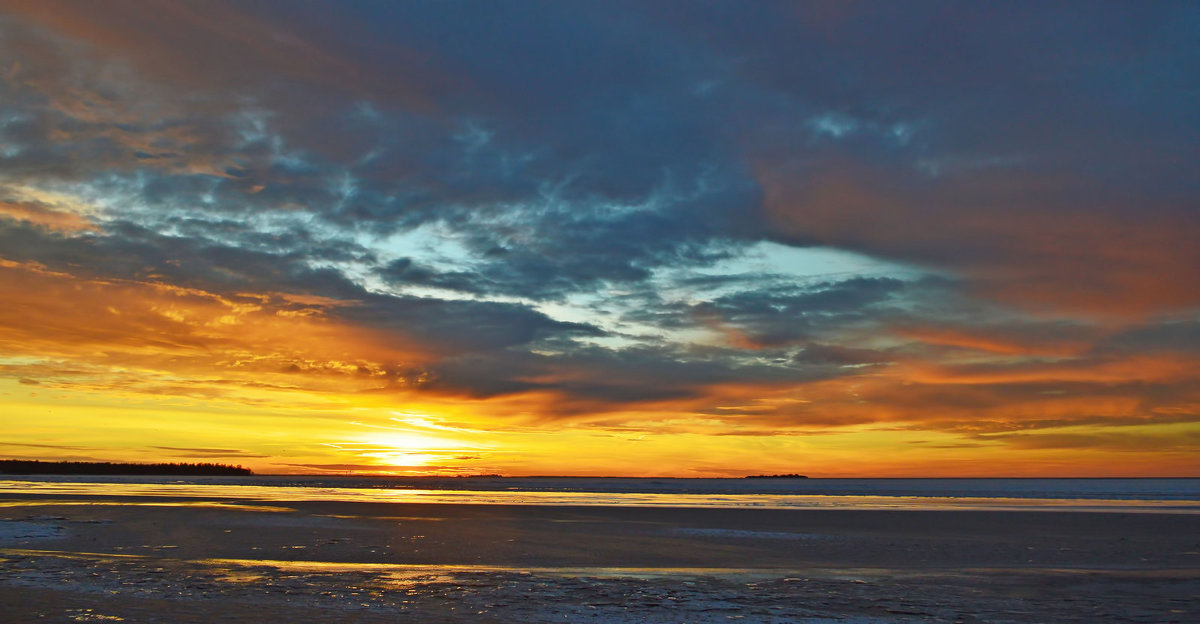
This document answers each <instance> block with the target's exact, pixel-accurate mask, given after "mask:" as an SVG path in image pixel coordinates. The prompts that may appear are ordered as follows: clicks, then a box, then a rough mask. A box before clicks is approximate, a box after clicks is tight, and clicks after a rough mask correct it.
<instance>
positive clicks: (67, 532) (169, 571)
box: [0, 494, 1200, 623]
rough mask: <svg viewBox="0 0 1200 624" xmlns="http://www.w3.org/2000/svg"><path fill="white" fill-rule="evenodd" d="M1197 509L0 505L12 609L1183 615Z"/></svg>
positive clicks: (57, 613)
mask: <svg viewBox="0 0 1200 624" xmlns="http://www.w3.org/2000/svg"><path fill="white" fill-rule="evenodd" d="M1197 596H1200V515H1196V514H1192V513H1135V512H1091V511H980V510H959V511H946V510H939V511H922V510H781V509H675V508H618V507H557V506H517V505H470V504H463V505H455V504H413V503H406V504H399V503H397V504H387V503H341V502H312V501H307V502H269V503H264V502H262V501H254V502H248V501H234V500H197V499H195V498H187V499H184V498H180V499H168V498H155V497H104V496H89V497H64V496H54V497H39V496H35V495H16V494H6V495H2V496H0V613H2V614H4V618H3V619H4V621H11V622H25V621H42V622H81V621H129V622H242V621H251V620H254V621H291V622H468V621H469V622H704V623H707V622H731V621H742V622H781V623H782V622H835V621H836V622H1072V621H1078V622H1084V621H1087V622H1095V621H1105V622H1188V621H1198V620H1200V599H1198V598H1197Z"/></svg>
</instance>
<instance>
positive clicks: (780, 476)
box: [746, 473, 808, 479]
mask: <svg viewBox="0 0 1200 624" xmlns="http://www.w3.org/2000/svg"><path fill="white" fill-rule="evenodd" d="M746 478H747V479H807V478H808V476H807V475H802V474H796V473H792V474H777V475H746Z"/></svg>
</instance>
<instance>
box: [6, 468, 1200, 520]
mask: <svg viewBox="0 0 1200 624" xmlns="http://www.w3.org/2000/svg"><path fill="white" fill-rule="evenodd" d="M0 494H7V495H9V497H10V498H11V496H12V495H14V494H16V495H20V494H36V495H39V496H62V497H71V498H74V497H88V498H90V497H113V496H119V497H149V498H201V499H222V500H244V501H328V502H337V501H341V502H401V503H460V504H512V505H606V506H614V505H615V506H650V507H757V508H801V509H854V508H859V509H947V508H948V509H1029V510H1038V509H1076V510H1110V509H1118V510H1127V511H1175V512H1178V511H1184V512H1196V513H1200V479H654V478H651V479H626V478H579V477H509V478H500V477H466V478H463V477H460V478H451V477H447V478H439V477H424V478H406V477H339V476H254V477H147V476H57V475H56V476H32V477H8V478H2V479H0Z"/></svg>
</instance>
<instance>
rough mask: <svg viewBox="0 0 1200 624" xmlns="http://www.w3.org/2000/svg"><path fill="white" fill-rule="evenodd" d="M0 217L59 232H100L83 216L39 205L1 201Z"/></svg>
mask: <svg viewBox="0 0 1200 624" xmlns="http://www.w3.org/2000/svg"><path fill="white" fill-rule="evenodd" d="M0 216H4V217H8V218H10V219H16V220H18V221H25V222H28V223H32V224H34V225H40V226H42V227H44V228H48V229H51V230H56V231H59V232H78V231H81V230H91V231H97V230H99V228H98V227H96V224H94V223H92V222H91V221H89V220H88V219H87V218H85V217H83V216H81V215H78V214H75V213H73V212H63V211H59V210H54V209H53V208H50V207H48V206H44V205H42V204H37V203H27V202H11V201H0Z"/></svg>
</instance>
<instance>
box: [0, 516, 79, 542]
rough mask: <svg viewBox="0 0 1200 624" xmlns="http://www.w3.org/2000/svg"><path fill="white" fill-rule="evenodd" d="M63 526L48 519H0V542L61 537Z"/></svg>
mask: <svg viewBox="0 0 1200 624" xmlns="http://www.w3.org/2000/svg"><path fill="white" fill-rule="evenodd" d="M65 532H66V529H64V528H63V527H61V526H59V525H57V524H53V523H52V522H48V521H29V520H0V543H11V542H16V541H22V540H31V539H50V538H54V537H62V535H63V534H64V533H65Z"/></svg>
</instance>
